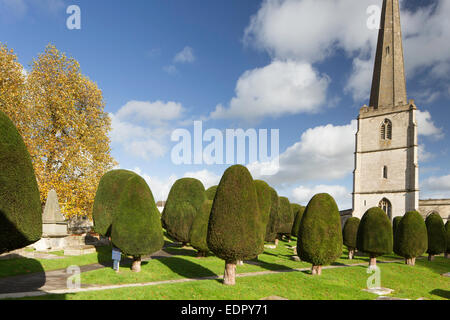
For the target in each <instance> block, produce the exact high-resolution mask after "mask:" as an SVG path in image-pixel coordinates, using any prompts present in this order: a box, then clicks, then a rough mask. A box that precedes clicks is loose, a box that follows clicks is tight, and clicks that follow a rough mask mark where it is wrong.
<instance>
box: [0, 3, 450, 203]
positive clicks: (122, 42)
mask: <svg viewBox="0 0 450 320" xmlns="http://www.w3.org/2000/svg"><path fill="white" fill-rule="evenodd" d="M381 2H382V1H381V0H367V1H366V0H361V1H357V2H354V1H348V0H340V1H339V0H323V1H320V2H318V1H315V0H267V1H254V0H246V1H237V0H227V1H218V0H217V1H216V0H214V1H201V0H164V1H163V0H159V1H153V0H131V1H121V0H114V1H112V0H109V1H107V0H95V1H92V0H90V1H87V0H79V1H65V0H0V42H1V43H6V44H7V45H8V47H10V48H13V49H14V50H15V52H16V53H17V54H18V56H19V61H20V62H21V63H22V64H23V65H24V67H25V68H26V69H28V68H29V65H30V63H31V61H32V59H33V58H35V57H36V56H37V55H38V54H39V53H41V52H42V51H43V50H44V48H45V46H46V45H47V44H49V43H52V44H54V45H55V46H56V47H57V48H58V49H59V50H61V51H63V52H65V53H66V54H67V55H69V56H72V57H74V58H75V59H77V60H78V61H79V62H80V64H81V68H82V72H83V73H84V74H86V75H88V76H89V77H90V78H91V79H92V80H93V81H95V82H97V84H98V85H99V87H100V88H101V89H102V90H103V94H104V99H105V102H106V111H107V112H108V113H110V114H111V117H112V119H113V132H112V134H111V137H112V149H113V151H112V154H113V156H114V157H115V158H116V160H117V161H118V162H119V163H120V167H121V168H124V169H130V170H135V171H136V172H138V173H140V174H141V175H142V176H144V177H145V178H146V180H147V181H148V183H149V185H150V187H151V189H152V191H153V193H154V195H155V198H156V199H157V200H162V199H164V197H165V196H166V195H167V193H168V191H169V190H170V187H171V185H172V183H173V182H174V181H175V180H176V179H179V178H181V177H184V176H192V177H196V178H199V179H200V180H202V182H203V183H204V184H205V186H206V187H209V186H211V185H213V184H217V183H218V181H219V179H220V176H221V174H222V173H223V171H224V170H225V168H226V165H206V164H203V165H175V164H174V163H173V161H172V159H171V150H172V149H173V147H174V146H175V145H176V142H173V141H171V140H170V137H171V134H172V132H173V131H174V130H175V129H177V128H185V129H187V130H189V131H191V132H192V131H193V121H199V120H202V121H203V127H204V130H206V129H208V128H217V129H219V130H225V129H237V128H244V129H248V128H255V129H269V130H270V129H279V135H280V145H279V147H280V154H281V155H280V166H281V168H280V171H279V172H278V173H277V174H275V175H272V176H261V174H260V167H261V164H260V163H256V164H255V163H253V164H249V163H246V164H247V165H248V166H249V168H250V170H251V172H252V174H253V176H254V177H255V178H262V179H264V180H266V181H268V182H269V184H271V185H272V186H274V187H275V188H276V189H277V191H278V192H279V194H280V195H283V196H288V197H289V198H290V200H291V202H299V203H302V204H306V203H307V201H308V200H309V198H310V197H311V196H312V195H313V194H314V193H317V192H329V193H331V194H332V195H333V196H334V197H335V198H336V200H337V201H338V204H339V206H340V208H341V209H347V208H350V207H351V196H350V193H351V191H352V170H353V151H354V133H355V132H354V130H355V122H354V121H353V122H352V120H353V119H356V117H357V115H358V111H359V108H360V107H361V106H362V105H364V104H366V103H368V94H369V89H370V85H371V73H372V69H373V55H374V51H375V44H376V36H377V30H371V29H370V28H368V27H367V20H368V19H369V18H370V17H371V13H370V12H369V13H368V11H367V9H368V8H369V6H371V5H377V6H381ZM73 4H75V5H78V6H79V7H80V9H81V30H69V29H68V28H67V26H66V20H67V18H68V17H69V14H67V13H66V9H67V7H68V6H69V5H73ZM401 5H402V28H403V35H404V50H405V64H406V73H407V89H408V97H409V98H414V99H415V100H416V104H417V105H418V107H419V110H420V111H421V112H420V113H419V115H418V121H419V133H420V135H419V143H420V146H421V160H420V168H421V176H420V181H421V189H422V194H421V198H429V197H437V198H443V197H450V165H449V163H450V161H449V160H450V150H449V143H448V141H449V140H448V137H449V132H448V125H447V123H448V120H449V118H450V111H449V108H448V105H449V102H450V101H449V100H450V81H449V74H450V45H449V43H450V41H449V40H450V31H449V28H448V26H446V21H448V16H449V15H450V4H449V1H446V0H435V1H431V0H430V1H418V0H415V1H414V0H404V1H402V2H401ZM205 146H206V144H205Z"/></svg>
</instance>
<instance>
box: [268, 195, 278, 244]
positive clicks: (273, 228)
mask: <svg viewBox="0 0 450 320" xmlns="http://www.w3.org/2000/svg"><path fill="white" fill-rule="evenodd" d="M269 190H270V213H269V221H268V223H267V227H266V236H265V241H267V242H275V246H277V245H278V239H277V235H278V229H279V225H280V217H279V209H280V202H279V200H278V194H277V192H276V191H275V189H274V188H272V187H270V189H269Z"/></svg>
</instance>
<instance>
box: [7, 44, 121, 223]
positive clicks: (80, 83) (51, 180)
mask: <svg viewBox="0 0 450 320" xmlns="http://www.w3.org/2000/svg"><path fill="white" fill-rule="evenodd" d="M104 107H105V103H104V100H103V95H102V91H101V90H100V89H99V88H98V86H97V84H96V83H94V82H92V81H91V80H90V79H89V78H87V77H86V76H84V75H83V74H82V73H81V70H80V65H79V63H78V62H77V61H76V60H75V59H73V58H68V57H67V56H66V55H65V54H64V53H61V52H59V51H58V50H57V49H56V48H55V47H54V46H52V45H49V46H47V47H46V49H45V51H44V53H42V54H40V55H39V56H38V57H37V58H36V59H34V60H33V63H32V64H31V70H30V72H29V73H28V75H27V76H25V75H24V73H23V68H22V66H21V65H20V63H18V61H17V56H16V55H15V54H14V52H12V51H11V50H8V49H7V48H6V46H0V109H1V110H2V111H3V112H5V113H6V114H7V115H8V116H9V117H10V118H11V119H12V120H13V122H14V123H15V124H16V126H17V127H18V129H19V132H20V133H21V134H22V136H23V138H24V141H25V143H26V145H27V147H28V150H29V152H30V155H31V157H32V161H33V166H34V170H35V173H36V177H37V180H38V184H39V189H40V192H41V201H42V203H43V204H44V203H45V200H46V197H47V194H48V192H49V190H51V189H55V190H56V192H57V194H58V197H59V201H60V205H61V210H62V212H63V214H64V215H65V216H66V217H67V218H69V217H72V216H85V215H90V214H91V212H92V205H93V202H94V197H95V192H96V189H97V186H98V183H99V181H100V178H101V177H102V176H103V174H104V173H105V172H107V171H109V170H111V169H112V168H113V167H114V166H115V165H116V162H115V161H114V159H113V158H112V156H111V149H110V138H109V136H108V134H109V132H110V131H111V119H110V118H109V116H108V114H107V113H106V112H104Z"/></svg>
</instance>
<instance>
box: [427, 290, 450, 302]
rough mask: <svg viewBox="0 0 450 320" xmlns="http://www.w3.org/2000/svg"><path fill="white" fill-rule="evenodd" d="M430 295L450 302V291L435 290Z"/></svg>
mask: <svg viewBox="0 0 450 320" xmlns="http://www.w3.org/2000/svg"><path fill="white" fill-rule="evenodd" d="M430 294H433V295H435V296H438V297H441V298H445V299H449V300H450V291H448V290H442V289H434V290H432V291H430Z"/></svg>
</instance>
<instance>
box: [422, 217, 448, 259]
mask: <svg viewBox="0 0 450 320" xmlns="http://www.w3.org/2000/svg"><path fill="white" fill-rule="evenodd" d="M425 224H426V226H427V232H428V249H427V253H428V260H429V261H432V260H433V259H434V256H435V255H439V254H441V253H444V252H445V251H446V250H447V239H446V234H445V226H444V221H443V220H442V218H441V216H440V215H439V214H438V213H432V214H430V215H429V216H428V217H427V219H426V220H425Z"/></svg>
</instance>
